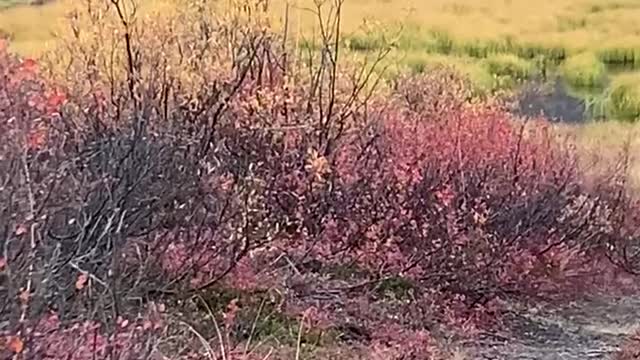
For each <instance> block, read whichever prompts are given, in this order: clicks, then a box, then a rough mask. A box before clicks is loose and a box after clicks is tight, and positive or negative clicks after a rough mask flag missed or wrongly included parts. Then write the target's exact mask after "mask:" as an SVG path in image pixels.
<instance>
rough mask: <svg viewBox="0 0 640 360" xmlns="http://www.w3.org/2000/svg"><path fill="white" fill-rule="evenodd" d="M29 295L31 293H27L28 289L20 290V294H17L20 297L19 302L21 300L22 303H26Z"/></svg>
mask: <svg viewBox="0 0 640 360" xmlns="http://www.w3.org/2000/svg"><path fill="white" fill-rule="evenodd" d="M30 297H31V294H30V293H29V291H28V290H22V291H21V292H20V295H19V296H18V298H19V299H20V302H22V303H23V304H26V303H28V302H29V298H30Z"/></svg>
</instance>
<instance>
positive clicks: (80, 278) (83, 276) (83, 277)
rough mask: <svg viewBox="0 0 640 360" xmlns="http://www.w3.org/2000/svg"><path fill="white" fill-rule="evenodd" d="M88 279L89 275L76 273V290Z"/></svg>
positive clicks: (84, 284) (82, 286)
mask: <svg viewBox="0 0 640 360" xmlns="http://www.w3.org/2000/svg"><path fill="white" fill-rule="evenodd" d="M88 281H89V277H88V276H87V274H85V273H82V274H80V275H78V279H76V289H78V290H82V289H84V287H85V286H86V285H87V282H88Z"/></svg>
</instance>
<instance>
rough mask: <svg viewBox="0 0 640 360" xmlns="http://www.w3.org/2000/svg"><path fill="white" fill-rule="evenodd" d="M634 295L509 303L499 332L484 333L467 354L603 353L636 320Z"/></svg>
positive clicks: (579, 359) (572, 357)
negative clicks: (557, 303)
mask: <svg viewBox="0 0 640 360" xmlns="http://www.w3.org/2000/svg"><path fill="white" fill-rule="evenodd" d="M639 319H640V298H638V297H637V296H624V297H613V296H598V297H594V298H590V299H585V300H581V301H576V302H573V303H570V304H567V305H565V306H552V305H549V304H544V305H539V306H535V307H527V306H526V305H522V304H520V305H513V306H512V307H511V308H510V309H509V310H508V311H507V314H506V324H507V327H506V329H505V331H504V333H491V334H484V336H483V337H482V338H481V340H480V341H478V342H476V343H475V344H473V345H472V346H471V347H472V349H473V350H472V351H471V353H472V354H473V356H472V357H471V358H472V359H496V360H497V359H523V360H524V359H531V360H533V359H536V360H555V359H569V360H583V359H608V358H610V357H611V355H612V354H613V353H614V352H616V351H617V350H618V348H619V346H620V344H621V343H622V342H623V341H624V340H625V338H626V337H627V336H628V335H630V334H632V333H633V332H634V331H635V330H636V329H637V328H638V325H639V324H640V322H639Z"/></svg>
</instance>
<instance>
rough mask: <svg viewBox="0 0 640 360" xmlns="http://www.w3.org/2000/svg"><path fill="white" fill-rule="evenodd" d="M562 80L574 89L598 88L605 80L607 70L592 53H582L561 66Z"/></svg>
mask: <svg viewBox="0 0 640 360" xmlns="http://www.w3.org/2000/svg"><path fill="white" fill-rule="evenodd" d="M562 74H563V76H564V78H565V79H566V80H567V82H569V84H571V85H572V86H575V87H600V86H602V85H604V83H605V81H606V78H607V68H606V66H605V64H604V63H602V61H600V59H598V57H597V56H596V55H595V54H593V53H583V54H579V55H575V56H572V57H570V58H569V59H567V61H566V62H565V63H564V64H563V66H562Z"/></svg>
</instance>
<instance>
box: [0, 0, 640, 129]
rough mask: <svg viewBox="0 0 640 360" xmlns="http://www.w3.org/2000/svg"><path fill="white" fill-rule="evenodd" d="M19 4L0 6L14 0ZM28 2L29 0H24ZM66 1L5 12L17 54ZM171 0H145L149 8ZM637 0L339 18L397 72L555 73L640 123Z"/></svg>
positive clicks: (421, 5) (380, 5)
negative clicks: (445, 67)
mask: <svg viewBox="0 0 640 360" xmlns="http://www.w3.org/2000/svg"><path fill="white" fill-rule="evenodd" d="M17 2H20V0H0V8H2V7H3V4H4V5H5V7H6V5H8V4H15V3H17ZM21 2H22V3H26V2H27V0H23V1H21ZM69 3H70V2H69V1H68V0H60V1H53V2H52V3H48V4H46V5H41V6H25V5H19V6H13V7H11V8H8V9H5V10H3V11H1V12H0V33H3V32H4V33H7V34H10V36H11V37H12V46H13V47H14V49H15V50H16V51H18V52H20V53H22V54H26V55H38V54H39V53H41V52H42V51H43V50H45V49H46V48H47V45H48V44H49V41H48V40H51V39H52V33H53V32H54V31H56V30H58V29H59V26H60V21H61V20H63V19H64V14H65V10H66V9H67V8H68V4H69ZM168 3H171V0H147V1H146V2H145V4H146V5H147V8H149V9H151V8H158V7H159V6H167V4H168ZM287 3H289V4H290V10H291V11H290V17H289V23H290V25H291V26H290V29H291V30H292V31H294V32H296V33H302V34H303V36H305V37H307V38H309V37H311V36H312V34H314V33H317V31H318V29H316V28H315V26H316V25H315V24H317V21H316V19H315V15H314V14H313V13H312V12H311V11H307V10H308V9H311V8H313V1H312V0H274V1H272V3H271V12H272V15H273V17H274V20H275V21H276V24H282V19H283V16H282V15H283V14H284V9H285V5H286V4H287ZM638 18H640V0H614V1H610V0H555V1H548V2H546V3H545V4H544V6H542V5H541V4H539V3H536V2H532V1H529V0H476V1H462V0H458V1H451V0H348V1H346V2H345V6H344V9H343V13H342V27H343V30H344V39H345V41H344V46H345V47H346V48H348V49H350V50H351V51H352V52H353V53H356V54H358V53H360V54H366V53H368V52H372V51H375V50H377V49H379V48H380V47H383V46H387V45H388V44H389V43H393V44H394V45H395V50H394V53H393V54H392V56H391V58H390V59H391V63H392V64H393V65H394V67H395V68H397V69H396V70H409V71H414V72H421V71H424V70H426V69H428V68H429V67H430V66H432V65H434V64H442V63H445V64H449V65H452V66H454V67H456V68H457V69H459V70H460V71H461V72H463V73H465V74H467V75H468V76H469V77H470V78H471V79H472V80H473V82H474V83H475V84H476V86H477V87H478V89H480V90H482V91H494V90H499V89H503V88H513V87H514V86H516V85H518V84H519V83H522V82H523V81H527V80H530V79H532V78H537V77H540V75H543V74H544V75H551V76H553V75H556V74H558V75H559V76H561V77H562V78H563V79H565V80H567V83H568V84H569V85H570V86H571V87H572V89H574V90H575V91H574V93H577V94H582V93H589V94H591V95H594V96H595V98H596V102H599V103H603V104H606V111H605V112H606V116H607V117H610V118H622V119H635V118H637V117H640V87H639V86H638V85H636V83H637V82H636V81H635V80H634V79H637V78H638V76H635V72H636V71H637V70H640V22H638V21H637V19H638Z"/></svg>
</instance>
